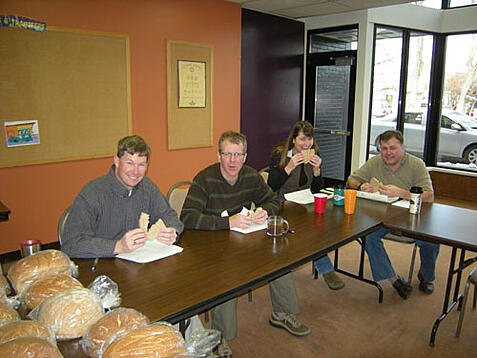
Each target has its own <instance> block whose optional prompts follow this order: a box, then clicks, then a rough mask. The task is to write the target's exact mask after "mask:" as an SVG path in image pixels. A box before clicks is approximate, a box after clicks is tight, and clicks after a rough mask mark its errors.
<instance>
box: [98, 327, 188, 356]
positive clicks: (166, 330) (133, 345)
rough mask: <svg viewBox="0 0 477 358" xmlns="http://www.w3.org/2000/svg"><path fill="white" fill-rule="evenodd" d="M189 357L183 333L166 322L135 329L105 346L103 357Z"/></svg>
mask: <svg viewBox="0 0 477 358" xmlns="http://www.w3.org/2000/svg"><path fill="white" fill-rule="evenodd" d="M122 357H148V358H172V357H174V358H176V357H177V358H179V357H187V353H186V350H185V342H184V338H182V335H181V334H180V333H179V332H178V331H176V330H175V329H174V328H172V326H171V325H170V324H168V323H166V322H157V323H152V324H150V325H148V326H146V327H142V328H138V329H134V330H132V331H129V332H127V333H125V334H124V335H121V336H119V337H118V338H116V339H115V340H114V341H113V342H112V343H110V344H109V345H107V346H105V349H104V352H103V354H102V358H122Z"/></svg>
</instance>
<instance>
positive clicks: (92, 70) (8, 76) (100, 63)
mask: <svg viewBox="0 0 477 358" xmlns="http://www.w3.org/2000/svg"><path fill="white" fill-rule="evenodd" d="M0 78H2V81H0V103H2V106H0V126H1V127H0V130H1V134H0V168H5V167H14V166H23V165H31V164H41V163H52V162H62V161H69V160H79V159H90V158H102V157H109V156H112V155H114V154H115V153H116V147H117V142H118V140H119V139H120V138H122V137H124V136H127V135H129V134H131V89H130V59H129V37H128V36H126V35H119V34H111V33H103V32H97V31H86V30H76V29H65V28H59V27H47V30H46V31H45V32H36V31H29V30H24V29H16V28H7V27H2V28H0ZM30 120H32V121H37V122H38V127H39V136H40V143H39V144H38V145H28V146H20V147H7V145H6V144H7V143H6V141H7V133H6V130H5V127H4V124H5V122H7V123H8V122H11V121H30Z"/></svg>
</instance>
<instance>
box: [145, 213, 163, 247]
mask: <svg viewBox="0 0 477 358" xmlns="http://www.w3.org/2000/svg"><path fill="white" fill-rule="evenodd" d="M139 228H141V229H143V230H144V231H145V232H146V233H147V234H146V235H147V239H148V240H154V239H156V238H157V234H158V233H159V230H161V229H165V228H166V225H165V224H164V221H162V219H159V220H157V221H156V223H155V224H153V225H151V227H150V228H149V214H146V213H141V216H140V217H139Z"/></svg>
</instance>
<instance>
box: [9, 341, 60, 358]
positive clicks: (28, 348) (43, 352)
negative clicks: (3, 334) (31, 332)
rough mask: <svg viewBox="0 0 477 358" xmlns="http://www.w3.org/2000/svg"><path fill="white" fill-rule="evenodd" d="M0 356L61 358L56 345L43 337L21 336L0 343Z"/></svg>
mask: <svg viewBox="0 0 477 358" xmlns="http://www.w3.org/2000/svg"><path fill="white" fill-rule="evenodd" d="M0 357H15V358H32V357H42V358H43V357H45V358H46V357H48V358H63V355H62V354H61V352H60V350H59V349H58V347H57V346H55V345H53V344H51V343H50V342H48V341H47V340H46V339H44V338H39V337H21V338H17V339H14V340H12V341H8V342H6V343H3V344H0Z"/></svg>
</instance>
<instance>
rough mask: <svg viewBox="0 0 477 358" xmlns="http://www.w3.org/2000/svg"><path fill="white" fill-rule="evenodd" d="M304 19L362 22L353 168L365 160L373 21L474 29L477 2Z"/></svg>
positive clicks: (318, 23)
mask: <svg viewBox="0 0 477 358" xmlns="http://www.w3.org/2000/svg"><path fill="white" fill-rule="evenodd" d="M301 21H303V22H304V23H305V30H306V31H308V30H314V29H320V28H327V27H336V26H343V25H353V24H358V25H359V35H358V36H359V37H358V57H357V68H356V97H355V108H354V112H355V118H354V128H353V152H352V158H351V171H353V170H355V169H357V168H358V167H360V166H361V165H362V164H363V163H364V162H365V160H366V149H367V127H368V107H369V95H370V86H371V69H372V63H371V60H372V51H373V48H372V47H373V29H374V24H380V25H390V26H396V27H404V28H409V29H415V30H423V31H430V32H440V33H448V32H461V31H474V30H477V6H473V7H466V8H461V9H452V10H439V9H432V8H426V7H423V6H417V5H412V4H402V5H394V6H386V7H380V8H375V9H369V10H360V11H354V12H347V13H343V14H335V15H326V16H316V17H308V18H303V19H301ZM305 53H306V51H305ZM305 78H306V77H305ZM304 82H305V80H304ZM303 113H304V110H303Z"/></svg>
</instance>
